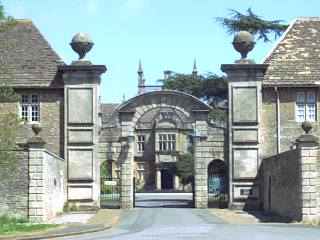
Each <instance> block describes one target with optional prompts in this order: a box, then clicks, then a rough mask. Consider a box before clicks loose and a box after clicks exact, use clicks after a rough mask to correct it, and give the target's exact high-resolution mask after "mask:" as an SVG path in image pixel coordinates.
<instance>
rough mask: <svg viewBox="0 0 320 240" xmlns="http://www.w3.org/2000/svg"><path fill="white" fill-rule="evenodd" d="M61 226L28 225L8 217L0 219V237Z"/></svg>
mask: <svg viewBox="0 0 320 240" xmlns="http://www.w3.org/2000/svg"><path fill="white" fill-rule="evenodd" d="M58 226H61V225H60V224H42V223H28V222H27V220H26V219H24V218H14V217H8V216H6V215H5V216H1V217H0V236H8V235H15V234H19V233H29V232H35V231H41V230H48V229H51V228H56V227H58Z"/></svg>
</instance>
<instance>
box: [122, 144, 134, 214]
mask: <svg viewBox="0 0 320 240" xmlns="http://www.w3.org/2000/svg"><path fill="white" fill-rule="evenodd" d="M133 148H134V143H133V142H130V141H128V140H127V141H123V142H122V153H121V154H122V159H121V161H122V162H121V193H120V207H121V208H133V194H134V189H133V187H134V185H133V163H134V149H133Z"/></svg>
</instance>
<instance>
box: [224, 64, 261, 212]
mask: <svg viewBox="0 0 320 240" xmlns="http://www.w3.org/2000/svg"><path fill="white" fill-rule="evenodd" d="M221 69H222V71H224V72H225V73H227V75H228V96H229V99H228V104H229V124H228V127H229V129H228V130H229V195H230V196H229V197H230V202H229V207H230V208H236V209H242V208H249V209H250V208H258V205H259V198H260V194H261V193H260V192H259V188H260V186H259V183H256V182H255V178H256V177H257V174H258V169H259V166H260V163H261V158H260V154H259V127H260V121H261V104H262V96H261V83H262V79H263V76H264V73H265V71H266V69H267V65H265V64H253V63H247V64H245V63H244V64H241V63H240V64H223V65H222V67H221Z"/></svg>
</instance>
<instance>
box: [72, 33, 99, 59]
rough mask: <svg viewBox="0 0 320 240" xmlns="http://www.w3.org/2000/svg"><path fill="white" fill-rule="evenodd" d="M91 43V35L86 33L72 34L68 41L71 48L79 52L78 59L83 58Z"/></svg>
mask: <svg viewBox="0 0 320 240" xmlns="http://www.w3.org/2000/svg"><path fill="white" fill-rule="evenodd" d="M93 44H94V43H93V42H92V40H91V37H90V36H89V35H88V34H86V33H77V34H76V35H74V36H73V38H72V40H71V43H70V45H71V47H72V49H73V50H74V51H75V52H76V53H78V54H79V60H83V59H84V57H85V55H86V53H88V52H89V51H90V50H91V48H92V46H93Z"/></svg>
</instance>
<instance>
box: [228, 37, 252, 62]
mask: <svg viewBox="0 0 320 240" xmlns="http://www.w3.org/2000/svg"><path fill="white" fill-rule="evenodd" d="M232 44H233V47H234V49H235V50H237V51H238V52H239V53H240V54H241V59H246V58H247V55H248V52H250V51H251V50H252V49H253V47H254V45H255V42H254V37H253V35H252V34H251V33H249V32H247V31H241V32H239V33H238V34H237V35H236V36H235V37H234V39H233V42H232Z"/></svg>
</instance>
